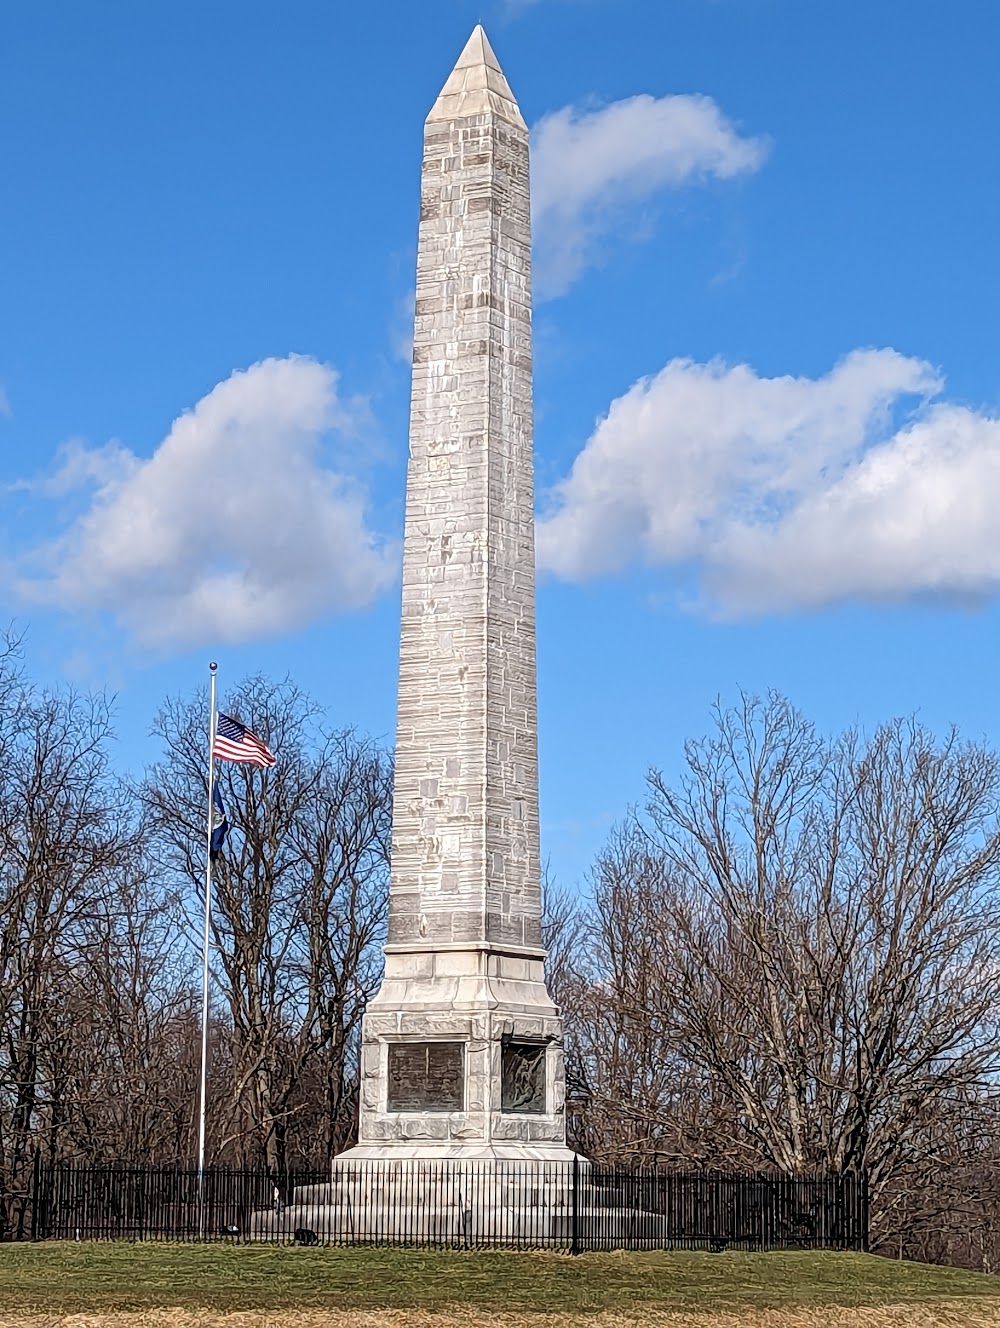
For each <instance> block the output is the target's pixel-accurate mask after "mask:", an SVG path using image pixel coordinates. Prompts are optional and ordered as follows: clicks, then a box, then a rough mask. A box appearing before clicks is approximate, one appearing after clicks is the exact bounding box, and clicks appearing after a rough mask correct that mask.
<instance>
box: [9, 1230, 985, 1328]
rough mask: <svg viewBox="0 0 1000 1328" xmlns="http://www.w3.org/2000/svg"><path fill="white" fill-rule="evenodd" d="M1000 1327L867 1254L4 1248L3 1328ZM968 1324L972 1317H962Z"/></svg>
mask: <svg viewBox="0 0 1000 1328" xmlns="http://www.w3.org/2000/svg"><path fill="white" fill-rule="evenodd" d="M68 1316H85V1317H84V1318H82V1319H81V1318H74V1319H73V1323H74V1324H86V1325H87V1328H91V1325H99V1324H133V1323H134V1324H150V1325H152V1324H161V1323H162V1324H165V1325H166V1324H177V1325H181V1324H188V1323H190V1324H192V1325H193V1324H199V1325H200V1324H206V1325H207V1324H215V1323H219V1324H222V1323H226V1324H230V1325H232V1328H241V1326H242V1325H244V1324H246V1325H251V1324H256V1325H272V1324H273V1325H289V1326H291V1325H301V1326H302V1328H308V1326H309V1325H313V1324H315V1325H326V1324H330V1325H339V1324H344V1325H346V1324H359V1325H362V1324H363V1325H372V1326H373V1328H374V1326H376V1325H387V1326H388V1325H397V1324H398V1325H410V1324H413V1325H422V1324H435V1323H440V1324H445V1323H448V1324H456V1325H457V1324H463V1325H465V1324H467V1325H477V1324H482V1325H485V1324H505V1325H515V1324H522V1323H523V1324H539V1325H542V1324H571V1323H591V1324H594V1325H597V1324H608V1325H611V1324H614V1325H618V1324H621V1325H627V1324H633V1323H634V1324H642V1325H650V1324H654V1323H665V1324H666V1323H670V1324H673V1323H676V1324H678V1325H681V1324H706V1325H710V1324H720V1325H721V1324H727V1325H728V1324H737V1323H739V1324H744V1323H745V1324H761V1325H771V1324H773V1325H776V1326H777V1325H786V1324H787V1325H810V1326H812V1325H816V1326H817V1328H818V1326H819V1325H825V1324H841V1323H843V1324H855V1323H856V1324H859V1325H861V1324H863V1325H873V1326H874V1325H882V1324H889V1323H891V1324H897V1323H898V1324H899V1325H907V1326H908V1325H913V1326H914V1328H917V1326H918V1325H922V1324H928V1325H930V1324H938V1323H941V1324H954V1325H964V1324H970V1325H973V1324H984V1325H985V1324H994V1323H995V1324H997V1325H1000V1278H994V1277H989V1276H985V1275H980V1274H974V1273H963V1272H959V1271H957V1270H955V1269H949V1268H933V1267H929V1266H927V1265H923V1264H913V1263H896V1262H894V1261H891V1260H887V1259H878V1258H875V1257H873V1256H868V1255H861V1254H839V1253H827V1252H824V1253H819V1254H813V1253H768V1254H757V1253H753V1254H745V1253H737V1252H726V1253H724V1254H716V1255H713V1254H702V1253H693V1252H676V1253H666V1252H656V1253H636V1254H632V1253H616V1254H585V1255H582V1256H580V1257H579V1258H576V1259H574V1258H571V1257H569V1256H568V1255H565V1254H526V1253H516V1252H513V1251H511V1252H506V1251H505V1252H477V1253H468V1254H466V1253H460V1252H451V1251H440V1252H439V1251H416V1250H400V1249H293V1248H280V1247H271V1246H220V1245H157V1244H141V1245H131V1244H124V1243H121V1244H97V1243H93V1244H91V1243H82V1244H69V1243H66V1244H63V1243H52V1244H39V1245H3V1246H0V1323H3V1324H14V1323H18V1324H21V1323H34V1324H39V1325H40V1324H43V1323H45V1324H49V1323H53V1324H55V1323H60V1322H64V1321H67V1322H68ZM963 1316H964V1317H963Z"/></svg>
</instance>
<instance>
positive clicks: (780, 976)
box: [0, 637, 1000, 1271]
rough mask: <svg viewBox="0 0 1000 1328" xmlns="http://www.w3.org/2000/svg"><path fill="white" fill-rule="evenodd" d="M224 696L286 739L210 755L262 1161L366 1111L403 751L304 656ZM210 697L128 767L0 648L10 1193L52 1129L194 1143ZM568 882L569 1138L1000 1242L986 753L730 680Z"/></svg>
mask: <svg viewBox="0 0 1000 1328" xmlns="http://www.w3.org/2000/svg"><path fill="white" fill-rule="evenodd" d="M225 708H226V709H227V711H228V712H229V713H234V714H236V715H238V716H239V717H240V718H241V719H242V720H244V722H246V723H248V724H249V725H250V726H251V727H252V728H253V729H254V731H255V732H258V733H260V735H261V736H262V737H263V738H264V739H265V740H266V741H267V742H268V743H269V745H270V746H271V747H272V749H273V750H275V751H277V752H278V754H279V758H280V759H279V762H278V764H277V765H276V766H275V767H273V769H271V770H268V771H265V772H261V771H257V770H253V771H251V770H249V769H247V768H246V767H243V766H231V765H228V764H225V763H224V764H223V768H222V769H221V770H220V771H219V772H218V774H219V776H220V777H221V779H222V783H223V797H224V800H225V803H226V808H227V812H228V817H229V821H230V824H231V826H232V831H231V834H230V838H229V841H228V843H227V846H226V850H225V852H224V855H223V856H222V858H221V859H220V860H219V861H218V862H217V863H216V864H215V868H214V872H213V877H214V885H213V891H214V895H213V935H212V941H213V997H212V1007H211V1024H210V1030H211V1037H210V1072H209V1113H208V1120H209V1133H208V1157H209V1159H210V1161H211V1162H212V1163H213V1164H216V1165H229V1166H235V1167H243V1168H263V1169H266V1170H267V1171H268V1173H269V1174H270V1175H272V1176H274V1177H283V1176H285V1175H287V1174H288V1173H289V1172H293V1171H295V1170H296V1169H302V1168H306V1167H319V1166H324V1165H326V1164H327V1163H328V1162H329V1160H330V1159H331V1158H332V1157H333V1156H335V1155H336V1154H337V1153H339V1152H340V1151H342V1150H343V1149H344V1148H345V1147H347V1146H349V1144H350V1143H351V1142H353V1139H354V1137H355V1130H356V1123H357V1093H358V1066H357V1058H358V1043H359V1033H360V1021H361V1016H362V1014H363V1011H364V1007H365V1003H366V1001H367V1000H368V998H369V997H370V995H372V994H373V992H374V991H375V989H376V988H377V985H378V982H379V979H380V976H381V944H382V940H383V937H384V929H385V914H386V904H387V891H388V871H389V853H390V832H391V806H392V760H391V754H390V753H389V752H388V751H386V750H385V749H384V748H382V747H380V746H379V745H378V744H376V743H373V742H372V741H370V740H368V739H366V738H365V737H363V736H361V735H359V734H358V733H357V732H355V731H354V730H353V729H351V728H348V727H337V726H335V725H332V724H331V723H330V722H329V719H328V717H327V715H326V714H325V712H324V711H323V709H322V707H320V706H319V705H318V704H317V703H316V702H315V701H314V700H312V699H311V698H310V697H308V696H307V695H305V694H304V693H303V692H301V691H300V690H299V689H298V688H297V687H296V686H295V685H294V684H293V683H291V682H289V681H283V682H274V681H271V680H269V679H266V678H262V677H253V678H250V679H247V680H246V681H245V682H243V683H241V684H240V685H239V686H237V687H236V688H234V689H232V690H231V691H230V692H229V693H228V695H227V698H226V705H225ZM204 712H205V705H204V701H203V698H202V697H200V696H197V695H195V696H192V697H189V698H187V699H184V698H171V699H168V700H167V701H166V702H165V703H164V705H163V707H162V708H161V710H160V712H159V714H158V716H157V717H156V720H155V723H154V727H153V732H154V735H155V736H156V737H157V739H158V740H159V743H160V747H161V753H162V754H161V756H160V758H159V760H157V761H156V762H155V763H154V764H153V765H152V766H151V767H150V768H149V769H148V770H147V771H146V773H145V774H144V776H143V777H142V778H141V779H130V778H128V777H125V776H123V775H121V774H120V773H118V772H116V771H115V770H114V769H113V766H112V763H111V756H110V753H111V742H112V737H113V732H112V714H111V707H110V705H109V703H108V701H107V699H106V698H104V697H102V696H100V695H83V694H80V693H78V692H76V691H74V690H72V689H61V690H60V689H56V690H50V689H44V688H39V687H37V686H36V685H34V684H33V683H32V682H31V681H30V679H29V678H28V677H27V675H26V673H25V669H24V665H23V660H22V654H21V649H20V643H19V642H18V641H17V640H15V639H14V638H12V637H8V638H7V641H6V645H5V647H4V648H3V649H2V650H0V834H2V836H3V846H4V855H3V876H2V881H0V1223H2V1227H3V1234H4V1235H6V1236H8V1237H9V1236H11V1235H17V1234H18V1227H19V1223H21V1224H23V1221H24V1212H25V1199H26V1196H27V1194H28V1191H29V1189H30V1179H31V1173H32V1168H33V1166H34V1165H35V1158H36V1156H37V1157H39V1158H40V1159H41V1160H42V1161H43V1162H48V1161H56V1160H59V1159H63V1158H75V1159H78V1160H80V1161H84V1162H92V1163H109V1162H120V1163H131V1164H136V1165H141V1164H158V1165H168V1166H172V1165H176V1166H190V1165H191V1164H192V1159H193V1158H194V1156H195V1151H196V1139H197V1128H198V1120H197V1096H198V1094H197V1090H198V1076H199V1057H200V979H199V970H200V918H201V916H202V909H203V904H204V894H203V892H204V853H205V821H206V804H207V794H208V790H207V778H206V776H207V771H206V769H205V766H206V741H205V733H204V723H205V720H204ZM684 757H685V759H684V766H683V770H682V773H681V775H680V777H679V778H678V779H676V780H667V779H666V778H665V776H664V775H663V773H662V772H661V771H660V770H658V769H655V768H654V769H652V770H650V771H649V773H648V775H647V779H646V802H645V805H644V806H643V807H641V808H632V809H630V810H629V811H627V812H626V814H625V815H624V816H623V818H622V820H621V821H620V822H619V824H618V825H617V826H616V827H615V828H614V830H613V831H612V833H611V835H610V836H609V839H608V842H607V844H606V845H605V847H604V848H603V849H602V850H601V852H600V853H599V854H598V855H597V858H596V861H595V863H594V866H593V868H592V871H591V873H590V876H589V879H588V880H587V881H586V882H585V883H583V885H582V886H581V887H579V888H576V889H569V888H566V887H559V886H558V885H556V884H554V883H550V882H547V889H546V891H545V927H544V931H545V943H546V946H547V949H548V952H549V953H548V960H547V966H546V968H547V974H548V981H549V984H550V987H551V989H552V991H553V995H554V997H555V999H556V1001H557V1003H558V1004H559V1005H560V1006H561V1008H562V1011H563V1017H564V1021H565V1040H566V1059H567V1085H568V1102H567V1125H568V1134H569V1139H570V1142H571V1144H573V1145H574V1146H575V1147H576V1148H577V1149H578V1150H579V1151H580V1152H582V1153H583V1154H585V1155H587V1156H589V1157H592V1158H594V1159H595V1160H609V1161H617V1162H623V1163H631V1164H635V1165H659V1166H669V1167H672V1168H675V1169H679V1170H686V1171H704V1170H747V1171H758V1170H767V1171H780V1172H789V1173H792V1172H835V1173H839V1172H848V1171H856V1172H864V1173H865V1174H866V1175H867V1176H868V1178H869V1185H870V1193H871V1201H872V1239H873V1245H874V1247H875V1248H876V1249H879V1250H881V1251H882V1252H886V1253H892V1254H898V1255H901V1256H909V1257H920V1258H926V1259H932V1260H935V1261H940V1262H951V1263H962V1264H965V1265H967V1266H970V1267H980V1268H985V1269H987V1270H990V1271H993V1270H995V1269H997V1268H1000V1110H998V1104H1000V1096H998V1093H997V1075H998V1070H1000V1009H998V1002H997V991H998V977H1000V928H998V922H1000V758H998V756H997V754H996V753H994V752H993V751H991V750H990V749H989V748H988V747H986V746H985V745H984V744H982V743H975V742H969V741H967V740H963V739H962V738H961V736H960V735H959V734H958V733H957V732H956V731H954V730H952V731H950V732H948V733H946V734H945V735H943V736H942V737H935V736H934V735H933V734H931V733H929V732H928V731H927V730H926V729H924V728H923V727H922V726H921V725H919V724H917V723H916V722H915V721H914V720H912V719H896V720H893V721H891V722H889V723H886V724H884V725H882V726H880V727H879V728H877V729H876V730H875V731H874V732H873V733H871V734H869V735H865V734H863V733H860V732H858V731H854V730H849V731H847V732H845V733H843V734H840V735H838V736H836V737H834V738H828V737H825V736H824V735H822V734H820V733H819V732H818V731H817V730H816V728H815V726H814V725H812V724H811V723H810V722H809V721H808V720H807V719H806V718H805V717H804V716H803V715H802V714H801V713H800V712H799V711H797V710H796V709H795V708H794V707H793V706H792V705H791V704H790V703H789V701H788V700H787V699H785V698H784V697H781V696H779V695H777V694H772V695H769V696H767V697H765V698H754V697H742V698H741V699H740V701H739V702H738V704H736V705H735V706H733V707H728V708H727V707H723V706H721V705H719V706H717V707H716V708H715V711H714V714H713V716H712V726H711V730H710V732H709V734H708V735H707V736H705V737H703V738H700V739H692V740H690V741H689V742H688V743H687V744H686V746H685V752H684Z"/></svg>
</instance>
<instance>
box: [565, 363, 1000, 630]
mask: <svg viewBox="0 0 1000 1328" xmlns="http://www.w3.org/2000/svg"><path fill="white" fill-rule="evenodd" d="M941 388H942V382H941V380H940V378H939V376H938V375H937V374H936V373H935V371H934V370H933V369H932V368H931V367H930V366H929V365H928V364H926V363H924V362H923V361H920V360H916V359H910V358H907V357H905V356H902V355H900V354H898V353H897V352H895V351H892V350H865V351H854V352H853V353H852V354H850V355H848V356H847V357H846V358H845V359H844V360H842V361H841V362H840V363H839V364H838V365H836V366H835V368H834V369H833V370H831V372H830V373H828V374H826V375H824V376H823V377H821V378H817V379H810V378H791V377H782V378H761V377H759V376H758V375H757V374H755V373H754V371H753V370H752V369H750V368H748V367H747V366H746V365H737V366H732V367H731V366H727V365H725V364H722V363H719V362H713V363H712V364H708V365H701V364H694V363H692V362H690V361H687V360H674V361H672V362H671V363H670V364H668V365H667V366H666V368H664V369H663V370H662V371H661V372H660V373H659V374H657V375H656V376H655V377H652V378H648V379H643V380H641V381H640V382H638V383H636V384H635V385H634V386H633V387H632V388H631V389H630V390H629V391H628V392H627V393H626V394H625V395H624V396H622V397H620V398H619V399H618V400H617V401H615V402H614V403H613V405H612V407H611V409H610V411H609V412H608V415H607V416H606V417H605V418H604V419H602V420H601V421H600V422H599V423H598V425H597V428H596V429H595V431H594V433H593V434H592V436H591V438H590V439H589V441H588V442H587V444H586V446H585V447H584V449H583V451H582V452H581V453H580V455H579V456H578V457H577V459H576V461H575V463H574V465H573V468H572V470H571V473H570V474H569V476H568V477H567V478H566V479H565V480H564V481H563V482H562V483H561V484H560V485H559V486H558V487H557V488H556V490H555V491H554V492H553V493H552V494H551V495H550V499H551V507H550V511H549V514H548V515H547V517H546V518H545V519H544V520H543V521H541V522H540V523H539V528H538V555H539V564H540V566H542V567H547V568H549V569H550V570H552V571H554V572H556V573H558V574H559V575H561V576H563V577H566V578H570V579H576V580H582V579H586V578H588V577H591V576H595V575H598V574H601V573H607V572H613V571H616V570H619V569H621V568H623V567H624V566H625V565H626V564H628V563H629V562H631V561H634V560H637V559H641V560H643V561H645V562H647V563H650V564H659V565H675V566H680V567H688V568H693V569H694V571H695V572H696V574H697V575H698V576H699V578H700V581H701V585H702V587H703V590H704V593H705V596H706V598H707V601H708V604H709V605H710V606H711V607H712V608H713V609H715V610H716V611H721V612H724V613H732V614H743V613H756V612H766V611H772V610H776V609H783V610H787V609H797V608H803V607H811V606H819V605H823V604H829V603H833V602H836V601H839V600H844V599H848V598H859V599H870V600H886V599H901V598H905V597H909V596H918V595H927V594H944V595H952V596H955V595H983V594H994V593H997V591H998V590H1000V541H998V539H997V536H996V518H995V513H996V511H997V509H998V508H1000V419H998V418H997V417H995V416H992V415H988V414H984V413H980V412H976V411H974V410H971V409H968V408H967V407H963V406H958V405H953V404H948V403H941V402H939V403H936V404H934V403H932V402H931V401H930V398H931V397H933V396H935V395H937V394H938V393H939V392H940V391H941ZM914 398H916V400H914Z"/></svg>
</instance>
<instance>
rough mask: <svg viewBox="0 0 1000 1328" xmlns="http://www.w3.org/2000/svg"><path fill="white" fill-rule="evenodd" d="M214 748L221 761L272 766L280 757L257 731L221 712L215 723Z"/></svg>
mask: <svg viewBox="0 0 1000 1328" xmlns="http://www.w3.org/2000/svg"><path fill="white" fill-rule="evenodd" d="M212 750H213V753H214V754H215V755H216V756H217V757H218V758H219V760H220V761H239V762H241V763H242V764H243V765H263V766H270V765H274V763H275V761H276V760H277V759H278V758H277V757H276V756H275V754H274V752H272V751H271V749H270V747H268V745H267V743H265V742H261V740H260V738H258V737H257V735H256V733H251V732H250V730H249V729H248V728H247V726H246V725H245V724H241V723H240V721H239V720H238V719H233V718H232V717H231V716H230V715H223V714H222V713H221V712H220V714H219V717H218V720H217V721H216V725H215V745H214V747H213V748H212Z"/></svg>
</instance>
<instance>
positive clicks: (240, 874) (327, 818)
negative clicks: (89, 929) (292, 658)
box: [144, 678, 391, 1175]
mask: <svg viewBox="0 0 1000 1328" xmlns="http://www.w3.org/2000/svg"><path fill="white" fill-rule="evenodd" d="M225 708H226V710H227V712H228V713H232V714H235V715H237V716H239V717H240V718H241V719H243V720H244V721H245V722H247V723H248V724H250V725H251V727H252V728H253V729H254V731H255V732H257V733H259V734H260V735H261V736H262V737H264V738H265V740H266V741H267V742H268V743H269V744H270V745H271V747H272V749H273V750H274V751H275V752H276V753H277V755H278V758H279V759H278V764H277V765H276V766H275V767H274V768H273V769H270V770H266V771H261V770H258V769H254V768H250V767H246V766H238V765H229V764H225V765H223V764H222V763H220V767H221V769H220V772H219V773H220V780H221V790H222V795H223V798H224V801H225V805H226V808H227V812H228V815H229V819H230V822H231V823H232V826H233V830H232V832H231V835H230V840H229V843H228V845H227V848H226V851H225V853H224V855H223V856H222V858H221V859H220V861H219V862H218V863H217V865H216V870H215V873H214V880H215V898H214V911H213V938H214V942H215V947H216V948H215V953H216V956H217V964H216V979H217V982H218V985H219V991H220V999H221V1000H222V1001H223V1002H224V1005H225V1007H226V1010H227V1012H228V1019H229V1023H230V1027H231V1039H232V1044H231V1049H230V1065H231V1075H232V1079H231V1082H230V1084H229V1103H228V1111H227V1114H226V1121H225V1134H223V1135H221V1136H220V1135H219V1133H218V1132H216V1134H215V1136H214V1149H215V1155H216V1156H219V1155H232V1156H234V1157H235V1158H236V1159H237V1160H239V1161H241V1162H251V1161H253V1162H257V1161H261V1162H264V1163H265V1164H266V1165H267V1166H268V1167H269V1168H270V1169H271V1170H272V1172H273V1173H274V1174H275V1175H283V1174H284V1173H285V1172H286V1170H287V1168H288V1165H289V1162H290V1161H291V1160H292V1156H293V1153H294V1155H295V1156H296V1157H298V1158H299V1159H300V1160H301V1159H303V1158H305V1157H309V1158H310V1159H312V1160H316V1159H317V1156H318V1155H320V1154H326V1155H329V1153H331V1152H334V1151H337V1149H339V1148H340V1147H341V1146H342V1145H343V1144H344V1143H345V1142H346V1141H347V1140H348V1138H349V1137H350V1132H351V1131H352V1130H353V1128H354V1097H353V1093H354V1092H355V1091H356V1087H355V1080H356V1067H355V1065H354V1059H355V1055H356V1044H357V1036H358V1030H359V1023H360V1017H361V1013H362V1010H363V1008H364V1004H365V1001H366V999H367V997H368V995H369V993H370V992H371V990H372V989H373V987H374V985H375V983H376V982H377V979H378V974H379V950H378V944H379V941H380V939H381V935H382V928H383V925H384V913H385V905H386V880H387V868H388V851H389V836H390V807H391V765H390V762H389V761H388V759H387V758H386V756H385V755H384V753H383V752H381V751H380V750H379V749H378V748H377V747H375V746H373V745H372V744H370V743H366V742H363V741H361V740H359V739H358V738H356V737H355V736H354V734H353V733H351V732H350V731H349V730H340V731H331V730H329V729H328V728H327V727H326V726H325V724H324V720H323V716H322V713H321V712H320V710H319V708H318V707H317V706H316V705H315V704H314V703H312V702H311V701H309V699H308V698H307V697H305V696H304V695H303V694H302V693H301V692H299V691H298V690H297V689H296V688H295V687H293V686H292V685H291V684H288V683H281V684H275V683H272V682H269V681H266V680H264V679H262V678H254V679H251V680H249V681H248V682H247V683H245V684H243V686H241V687H240V688H238V689H237V690H236V691H235V692H234V693H232V694H231V695H230V696H229V697H228V698H227V699H226V702H225ZM156 731H157V733H158V734H159V736H160V737H161V738H162V740H163V741H164V743H165V745H166V757H165V759H164V761H163V762H162V763H161V764H160V765H158V766H157V767H155V768H154V769H153V770H152V771H151V772H150V775H149V778H148V779H147V781H146V785H145V794H144V796H145V801H146V806H147V808H148V816H149V825H150V829H151V832H152V834H153V836H154V838H155V841H156V843H157V845H158V847H159V850H160V852H161V854H162V861H163V864H164V870H165V872H166V873H167V874H168V876H169V879H170V881H171V882H172V883H176V884H177V886H178V888H183V889H184V890H185V891H186V897H187V899H188V900H189V902H190V903H191V904H196V903H197V905H198V906H197V907H195V908H192V909H191V910H190V911H191V913H192V916H194V917H197V915H198V913H199V911H200V907H201V903H200V902H199V901H203V898H204V896H203V893H202V891H203V873H204V844H205V815H206V801H207V781H206V736H205V721H204V708H203V706H202V705H201V704H200V703H198V702H195V703H191V702H180V701H174V702H170V703H168V705H167V706H166V707H165V708H164V710H163V711H162V712H161V714H160V717H159V720H158V722H157V726H156ZM196 931H197V927H196V926H194V927H192V932H196ZM307 1087H308V1089H309V1094H308V1098H311V1101H310V1100H307V1099H305V1098H304V1096H303V1090H304V1089H305V1088H307ZM317 1089H320V1090H321V1092H320V1094H319V1095H317ZM317 1097H318V1100H317ZM324 1109H325V1110H324Z"/></svg>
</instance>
